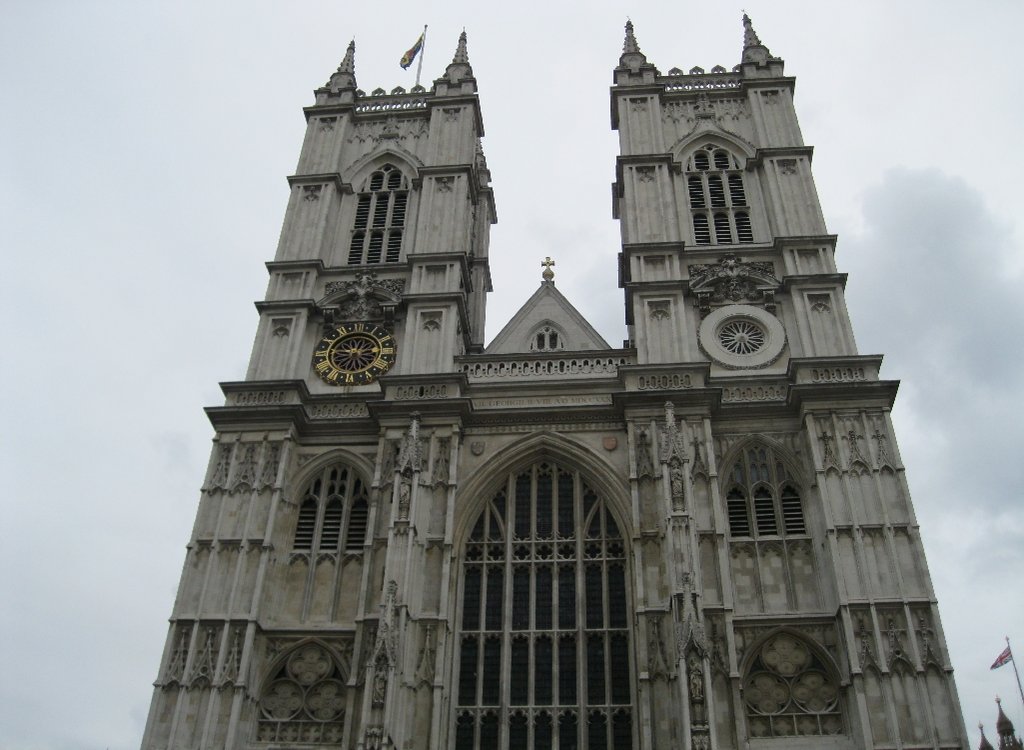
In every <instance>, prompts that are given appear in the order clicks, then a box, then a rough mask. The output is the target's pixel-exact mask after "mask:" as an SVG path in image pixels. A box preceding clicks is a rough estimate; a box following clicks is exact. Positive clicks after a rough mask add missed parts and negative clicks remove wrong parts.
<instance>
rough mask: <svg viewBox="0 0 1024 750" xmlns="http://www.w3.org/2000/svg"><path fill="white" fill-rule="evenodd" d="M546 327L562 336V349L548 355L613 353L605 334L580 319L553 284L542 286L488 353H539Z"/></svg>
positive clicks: (581, 317) (491, 345)
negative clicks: (604, 350)
mask: <svg viewBox="0 0 1024 750" xmlns="http://www.w3.org/2000/svg"><path fill="white" fill-rule="evenodd" d="M545 327H550V328H552V329H554V330H556V331H557V332H558V335H559V346H558V347H557V348H556V349H554V350H548V351H566V352H579V351H589V350H592V349H611V347H610V346H609V345H608V342H606V341H605V340H604V339H603V338H601V334H599V333H598V332H597V331H596V330H595V329H594V327H593V326H592V325H590V323H588V322H587V320H586V318H584V317H583V316H582V315H580V313H579V310H577V309H576V308H575V307H573V306H572V303H571V302H569V300H567V299H566V298H565V295H564V294H562V293H561V292H560V291H558V290H557V289H555V285H554V284H553V283H550V282H542V283H541V285H540V289H538V290H537V291H536V292H534V293H533V295H532V296H531V297H530V299H528V300H526V303H525V304H524V305H523V306H522V307H520V308H519V312H517V313H516V314H515V315H513V316H512V320H510V321H509V322H508V323H506V324H505V327H504V328H502V329H501V331H500V332H499V333H498V335H497V336H495V337H494V340H493V341H491V343H490V344H489V345H488V346H487V348H486V349H485V350H484V353H485V354H522V353H528V352H533V351H537V345H536V341H537V334H538V333H539V332H540V331H541V330H542V329H544V328H545ZM541 351H544V349H542V350H541Z"/></svg>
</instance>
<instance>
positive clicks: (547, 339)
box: [530, 324, 565, 352]
mask: <svg viewBox="0 0 1024 750" xmlns="http://www.w3.org/2000/svg"><path fill="white" fill-rule="evenodd" d="M530 349H531V350H533V351H535V352H560V351H562V350H563V349H565V335H564V334H563V333H562V332H561V331H559V330H558V329H557V328H555V327H554V326H553V325H550V324H546V325H543V326H541V327H540V328H538V329H537V330H536V331H535V332H534V333H533V335H532V336H531V338H530Z"/></svg>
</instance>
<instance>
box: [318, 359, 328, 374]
mask: <svg viewBox="0 0 1024 750" xmlns="http://www.w3.org/2000/svg"><path fill="white" fill-rule="evenodd" d="M330 369H331V363H330V362H328V361H327V360H326V359H322V360H320V361H319V362H317V363H316V371H317V372H320V373H324V372H327V371H328V370H330Z"/></svg>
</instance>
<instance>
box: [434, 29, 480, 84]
mask: <svg viewBox="0 0 1024 750" xmlns="http://www.w3.org/2000/svg"><path fill="white" fill-rule="evenodd" d="M438 80H439V81H443V80H447V82H448V83H449V84H452V85H454V84H457V83H458V84H461V83H463V82H469V85H470V86H471V87H473V89H474V90H476V89H475V86H476V83H475V81H474V80H473V66H472V65H470V64H469V52H467V51H466V30H465V29H463V30H462V33H461V34H459V43H458V44H457V45H456V47H455V55H454V56H453V57H452V61H451V62H450V63H448V67H447V68H445V71H444V78H443V79H438Z"/></svg>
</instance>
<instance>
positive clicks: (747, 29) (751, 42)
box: [743, 11, 761, 49]
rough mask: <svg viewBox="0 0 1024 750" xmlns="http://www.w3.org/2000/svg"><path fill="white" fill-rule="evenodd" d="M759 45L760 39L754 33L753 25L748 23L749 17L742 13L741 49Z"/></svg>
mask: <svg viewBox="0 0 1024 750" xmlns="http://www.w3.org/2000/svg"><path fill="white" fill-rule="evenodd" d="M759 44H761V39H760V38H759V37H758V36H757V32H756V31H754V24H752V23H751V22H750V16H748V15H747V14H746V11H744V13H743V48H744V49H746V48H747V47H756V46H758V45H759Z"/></svg>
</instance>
